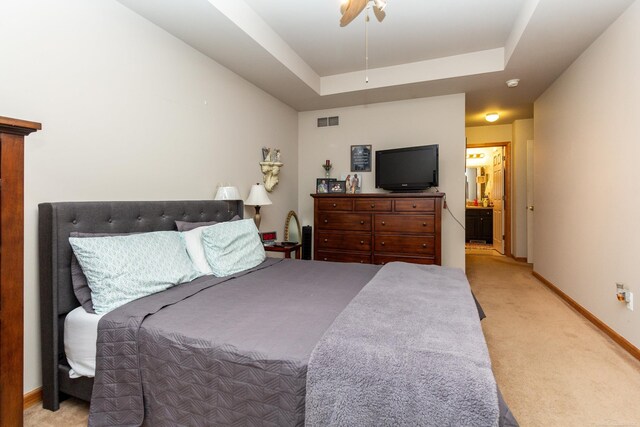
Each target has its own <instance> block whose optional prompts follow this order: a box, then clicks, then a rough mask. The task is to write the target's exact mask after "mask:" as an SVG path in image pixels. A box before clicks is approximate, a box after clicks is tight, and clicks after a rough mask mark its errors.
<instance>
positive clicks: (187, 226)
mask: <svg viewBox="0 0 640 427" xmlns="http://www.w3.org/2000/svg"><path fill="white" fill-rule="evenodd" d="M239 219H240V217H239V216H238V215H236V216H234V217H233V218H231V219H230V220H229V221H237V220H239ZM219 222H220V221H207V222H187V221H176V227H178V231H191V230H193V229H194V228H198V227H206V226H208V225H216V224H217V223H219Z"/></svg>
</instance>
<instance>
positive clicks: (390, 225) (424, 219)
mask: <svg viewBox="0 0 640 427" xmlns="http://www.w3.org/2000/svg"><path fill="white" fill-rule="evenodd" d="M373 224H374V230H375V231H376V233H385V232H389V233H435V231H436V217H435V215H376V216H375V218H374V221H373Z"/></svg>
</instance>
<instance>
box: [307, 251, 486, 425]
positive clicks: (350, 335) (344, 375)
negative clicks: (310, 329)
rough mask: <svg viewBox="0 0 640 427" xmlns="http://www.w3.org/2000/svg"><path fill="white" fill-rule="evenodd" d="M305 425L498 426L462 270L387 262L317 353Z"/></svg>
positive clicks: (474, 313) (480, 337)
mask: <svg viewBox="0 0 640 427" xmlns="http://www.w3.org/2000/svg"><path fill="white" fill-rule="evenodd" d="M305 423H306V425H307V426H373V425H375V426H391V425H393V426H418V425H422V426H496V425H498V397H497V391H496V383H495V379H494V376H493V373H492V370H491V361H490V359H489V354H488V350H487V346H486V343H485V340H484V336H483V333H482V329H481V327H480V321H479V319H478V312H477V310H476V307H475V304H474V300H473V297H472V295H471V291H470V288H469V283H468V282H467V279H466V277H465V275H464V273H463V272H462V271H461V270H458V269H450V268H442V267H433V266H420V265H415V264H406V263H390V264H388V265H386V266H385V267H383V268H382V269H381V270H380V271H379V272H378V274H377V275H376V276H375V277H374V278H373V279H372V280H371V281H370V282H369V284H367V286H365V287H364V288H363V289H362V291H360V293H359V294H358V295H357V296H356V297H355V298H354V299H353V300H352V301H351V303H350V304H349V306H347V308H346V309H345V310H344V311H343V312H342V313H341V314H340V315H339V316H338V317H337V318H336V320H335V321H334V323H333V324H332V325H331V327H330V328H329V330H328V331H327V332H326V333H325V334H324V336H323V337H322V339H321V340H320V342H319V343H318V345H317V346H316V348H315V349H314V351H313V353H312V355H311V360H310V361H309V367H308V371H307V395H306V417H305Z"/></svg>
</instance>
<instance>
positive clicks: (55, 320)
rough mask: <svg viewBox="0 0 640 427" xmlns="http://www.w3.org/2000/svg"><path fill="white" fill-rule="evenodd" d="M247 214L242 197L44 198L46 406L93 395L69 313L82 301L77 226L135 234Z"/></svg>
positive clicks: (42, 302) (42, 284)
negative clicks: (74, 279) (69, 355)
mask: <svg viewBox="0 0 640 427" xmlns="http://www.w3.org/2000/svg"><path fill="white" fill-rule="evenodd" d="M234 215H239V216H240V217H242V216H243V204H242V201H240V200H238V201H214V200H202V201H200V200H187V201H166V202H62V203H41V204H40V205H38V216H39V220H38V221H39V224H38V228H39V237H38V241H39V249H38V250H39V263H40V323H41V342H42V395H43V396H42V397H43V399H42V400H43V407H44V408H46V409H50V410H53V411H55V410H57V409H58V408H59V405H60V400H61V397H62V398H64V396H65V395H70V396H74V397H78V398H81V399H84V400H90V398H91V390H92V387H93V379H91V378H86V377H83V378H78V379H70V378H69V375H68V374H69V366H68V364H67V360H66V357H65V355H64V341H63V332H64V318H65V316H66V315H67V313H69V312H70V311H71V310H73V309H74V308H76V307H78V306H79V305H80V303H79V302H78V300H77V299H76V296H75V294H74V293H73V287H72V285H71V267H70V266H71V246H70V245H69V234H70V233H71V232H72V231H78V232H85V233H129V232H148V231H161V230H175V229H176V226H175V221H176V220H178V221H189V222H201V221H228V220H229V219H231V218H232V217H233V216H234Z"/></svg>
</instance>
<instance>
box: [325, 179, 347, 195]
mask: <svg viewBox="0 0 640 427" xmlns="http://www.w3.org/2000/svg"><path fill="white" fill-rule="evenodd" d="M346 188H347V187H346V182H345V181H338V180H336V181H331V182H329V193H338V194H339V193H345V192H346Z"/></svg>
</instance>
